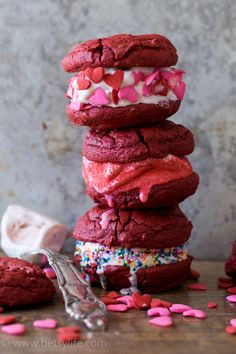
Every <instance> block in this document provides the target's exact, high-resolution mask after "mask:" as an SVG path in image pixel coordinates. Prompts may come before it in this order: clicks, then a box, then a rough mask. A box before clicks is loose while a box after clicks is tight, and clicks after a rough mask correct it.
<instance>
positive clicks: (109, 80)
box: [104, 70, 124, 91]
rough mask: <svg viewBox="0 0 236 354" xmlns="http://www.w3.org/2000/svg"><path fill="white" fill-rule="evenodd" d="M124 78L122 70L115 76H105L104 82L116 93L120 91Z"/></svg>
mask: <svg viewBox="0 0 236 354" xmlns="http://www.w3.org/2000/svg"><path fill="white" fill-rule="evenodd" d="M123 78H124V72H123V71H122V70H117V71H115V72H114V74H106V75H105V76H104V81H105V83H106V84H107V85H108V86H111V87H112V88H113V89H115V90H116V91H119V89H120V85H121V84H122V81H123Z"/></svg>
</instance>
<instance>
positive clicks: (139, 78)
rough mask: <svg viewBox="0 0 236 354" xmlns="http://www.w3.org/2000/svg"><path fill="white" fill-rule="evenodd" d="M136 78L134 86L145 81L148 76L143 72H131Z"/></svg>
mask: <svg viewBox="0 0 236 354" xmlns="http://www.w3.org/2000/svg"><path fill="white" fill-rule="evenodd" d="M131 74H132V76H133V78H134V85H137V84H138V83H139V82H140V81H144V79H145V77H146V75H145V74H144V73H143V72H142V71H138V72H137V71H131Z"/></svg>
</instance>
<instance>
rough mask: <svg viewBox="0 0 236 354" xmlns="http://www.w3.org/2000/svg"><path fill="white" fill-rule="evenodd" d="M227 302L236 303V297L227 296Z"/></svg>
mask: <svg viewBox="0 0 236 354" xmlns="http://www.w3.org/2000/svg"><path fill="white" fill-rule="evenodd" d="M226 300H227V301H229V302H236V295H229V296H226Z"/></svg>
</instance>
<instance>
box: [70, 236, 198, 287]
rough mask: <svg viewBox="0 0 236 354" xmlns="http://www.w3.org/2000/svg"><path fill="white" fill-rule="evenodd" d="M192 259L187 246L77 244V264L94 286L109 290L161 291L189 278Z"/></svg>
mask: <svg viewBox="0 0 236 354" xmlns="http://www.w3.org/2000/svg"><path fill="white" fill-rule="evenodd" d="M191 260H192V258H191V257H189V256H188V252H187V250H186V246H185V244H183V245H180V246H177V247H172V248H164V249H145V248H130V249H128V248H125V247H110V248H109V247H106V246H104V245H100V244H99V243H91V242H81V241H77V243H76V252H75V263H77V264H79V265H80V267H82V269H83V270H84V271H85V272H86V273H87V274H88V275H89V277H90V281H91V283H92V284H94V285H102V287H103V288H105V289H114V290H121V289H122V290H123V291H127V292H129V291H132V290H135V289H136V288H137V289H138V290H141V291H143V292H158V291H165V290H168V289H171V288H173V287H175V286H177V285H179V284H181V283H183V282H184V281H185V280H187V279H188V277H189V275H190V265H191Z"/></svg>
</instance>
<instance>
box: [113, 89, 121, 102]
mask: <svg viewBox="0 0 236 354" xmlns="http://www.w3.org/2000/svg"><path fill="white" fill-rule="evenodd" d="M111 98H112V102H113V103H114V104H118V102H119V97H118V91H116V90H115V89H112V92H111Z"/></svg>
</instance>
